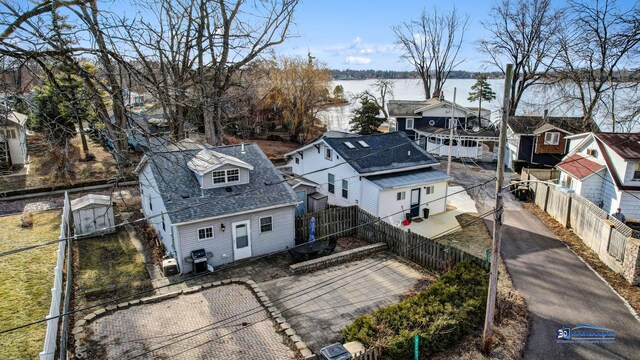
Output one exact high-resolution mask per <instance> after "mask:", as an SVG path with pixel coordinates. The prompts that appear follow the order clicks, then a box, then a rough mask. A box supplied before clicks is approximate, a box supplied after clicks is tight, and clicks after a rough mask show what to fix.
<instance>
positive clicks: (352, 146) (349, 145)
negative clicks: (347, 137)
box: [344, 141, 356, 149]
mask: <svg viewBox="0 0 640 360" xmlns="http://www.w3.org/2000/svg"><path fill="white" fill-rule="evenodd" d="M344 144H345V145H346V146H347V147H348V148H349V149H355V148H356V147H355V146H354V145H353V144H352V143H351V142H349V141H345V142H344Z"/></svg>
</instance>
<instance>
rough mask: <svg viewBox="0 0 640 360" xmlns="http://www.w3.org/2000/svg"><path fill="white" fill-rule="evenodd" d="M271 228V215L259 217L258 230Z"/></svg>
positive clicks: (265, 230) (262, 230) (269, 229)
mask: <svg viewBox="0 0 640 360" xmlns="http://www.w3.org/2000/svg"><path fill="white" fill-rule="evenodd" d="M271 230H273V217H272V216H267V217H263V218H260V232H261V233H263V232H267V231H271Z"/></svg>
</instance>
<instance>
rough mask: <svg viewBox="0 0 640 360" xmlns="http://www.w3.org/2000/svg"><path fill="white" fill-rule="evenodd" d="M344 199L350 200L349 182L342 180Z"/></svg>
mask: <svg viewBox="0 0 640 360" xmlns="http://www.w3.org/2000/svg"><path fill="white" fill-rule="evenodd" d="M342 197H343V198H345V199H348V198H349V181H347V180H342Z"/></svg>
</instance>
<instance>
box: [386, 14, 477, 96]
mask: <svg viewBox="0 0 640 360" xmlns="http://www.w3.org/2000/svg"><path fill="white" fill-rule="evenodd" d="M468 25H469V16H468V15H462V14H459V13H458V11H457V10H456V8H455V7H454V8H453V9H452V10H451V12H449V13H440V12H439V11H438V9H437V8H435V7H434V9H433V11H432V12H431V13H429V12H427V11H426V9H423V10H422V13H421V15H420V18H418V19H417V20H410V21H406V22H403V23H402V24H400V25H396V26H392V27H391V29H392V30H393V32H394V33H395V36H396V44H398V45H399V46H400V48H401V49H402V51H403V54H402V56H401V57H402V59H404V60H406V61H408V62H409V63H411V65H412V66H413V67H414V68H415V70H416V72H417V73H418V76H420V79H421V80H422V84H423V88H424V93H425V97H426V98H427V99H429V98H430V97H431V90H432V89H433V93H434V94H436V95H437V94H439V93H440V91H441V90H442V88H443V87H444V84H445V83H446V82H447V79H448V77H449V74H450V73H451V70H453V68H455V67H456V66H458V65H459V64H460V63H461V62H462V61H459V60H458V59H457V57H458V52H459V51H460V46H461V45H462V41H463V39H464V34H465V32H466V31H467V28H468Z"/></svg>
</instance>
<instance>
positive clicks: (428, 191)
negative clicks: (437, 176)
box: [426, 185, 436, 195]
mask: <svg viewBox="0 0 640 360" xmlns="http://www.w3.org/2000/svg"><path fill="white" fill-rule="evenodd" d="M426 189H427V195H431V194H433V193H435V192H436V187H435V186H433V185H431V186H427V188H426Z"/></svg>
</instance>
